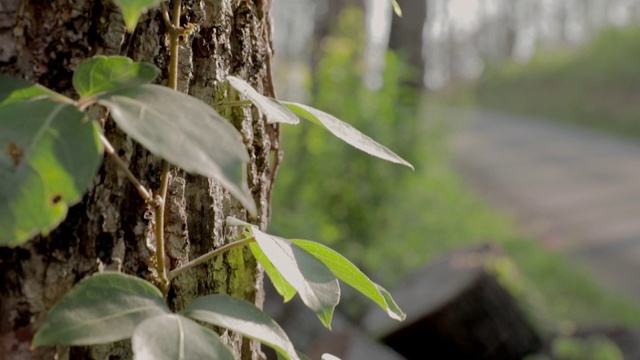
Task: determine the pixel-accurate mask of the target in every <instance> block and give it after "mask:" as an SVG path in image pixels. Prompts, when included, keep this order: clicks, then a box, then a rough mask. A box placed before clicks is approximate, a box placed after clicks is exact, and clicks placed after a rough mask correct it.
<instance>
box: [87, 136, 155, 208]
mask: <svg viewBox="0 0 640 360" xmlns="http://www.w3.org/2000/svg"><path fill="white" fill-rule="evenodd" d="M100 142H102V145H103V146H104V151H105V152H106V153H107V155H109V156H110V157H111V158H112V159H113V161H115V163H116V165H117V166H118V168H120V171H122V172H123V173H124V174H125V176H126V177H127V179H129V181H131V183H132V184H133V186H134V187H135V188H136V190H138V194H140V196H141V197H142V199H143V200H144V201H145V202H147V203H152V202H153V196H152V195H151V192H150V191H149V190H147V188H145V187H144V185H142V184H141V183H140V181H139V180H138V178H137V177H136V176H135V175H133V173H132V172H131V170H129V167H128V166H127V164H125V162H124V161H122V159H120V157H119V156H118V154H116V152H115V150H114V149H113V145H111V143H110V142H109V140H107V138H105V137H104V135H102V134H100Z"/></svg>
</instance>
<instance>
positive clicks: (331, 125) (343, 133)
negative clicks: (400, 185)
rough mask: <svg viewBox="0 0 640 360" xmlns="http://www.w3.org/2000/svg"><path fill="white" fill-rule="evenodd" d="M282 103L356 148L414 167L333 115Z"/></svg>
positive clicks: (305, 106)
mask: <svg viewBox="0 0 640 360" xmlns="http://www.w3.org/2000/svg"><path fill="white" fill-rule="evenodd" d="M282 104H284V105H285V106H286V107H288V108H289V109H290V110H291V111H293V112H294V113H295V114H296V115H298V116H300V117H302V118H304V119H307V120H309V121H311V122H313V123H315V124H318V125H321V126H322V127H324V128H326V129H327V130H329V132H331V133H332V134H333V135H335V136H336V137H337V138H339V139H341V140H343V141H344V142H346V143H347V144H349V145H351V146H353V147H355V148H356V149H359V150H362V151H364V152H366V153H367V154H369V155H372V156H375V157H378V158H380V159H383V160H387V161H391V162H393V163H396V164H400V165H404V166H407V167H409V168H411V169H413V166H412V165H411V164H410V163H408V162H407V161H406V160H404V159H403V158H401V157H400V156H398V155H396V154H395V153H394V152H393V151H391V150H389V149H388V148H387V147H385V146H383V145H380V144H379V143H377V142H376V141H375V140H373V139H371V138H370V137H368V136H367V135H365V134H363V133H361V132H360V131H358V130H357V129H355V128H354V127H353V126H351V125H349V124H347V123H346V122H344V121H342V120H339V119H337V118H336V117H334V116H332V115H329V114H327V113H325V112H323V111H320V110H318V109H315V108H312V107H310V106H307V105H303V104H298V103H294V102H288V101H283V102H282Z"/></svg>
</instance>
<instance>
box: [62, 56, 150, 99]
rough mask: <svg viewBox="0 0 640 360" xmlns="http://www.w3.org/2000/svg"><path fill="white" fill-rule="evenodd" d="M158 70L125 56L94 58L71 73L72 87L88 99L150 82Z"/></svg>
mask: <svg viewBox="0 0 640 360" xmlns="http://www.w3.org/2000/svg"><path fill="white" fill-rule="evenodd" d="M159 73H160V70H159V69H158V68H157V67H155V66H154V65H152V64H148V63H143V62H134V61H133V60H131V59H130V58H128V57H125V56H109V57H106V56H96V57H94V58H91V59H89V60H85V61H84V62H82V64H80V66H78V68H77V69H76V71H75V73H73V87H74V88H75V89H76V91H77V92H78V94H79V95H80V97H82V98H88V97H92V96H95V95H98V94H101V93H106V92H108V91H113V90H117V89H122V88H127V87H132V86H137V85H142V84H147V83H150V82H152V81H153V80H154V79H155V78H156V77H157V76H158V74H159Z"/></svg>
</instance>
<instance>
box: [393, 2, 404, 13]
mask: <svg viewBox="0 0 640 360" xmlns="http://www.w3.org/2000/svg"><path fill="white" fill-rule="evenodd" d="M392 4H393V12H394V13H396V15H398V16H399V17H402V8H401V7H400V4H398V0H393V3H392Z"/></svg>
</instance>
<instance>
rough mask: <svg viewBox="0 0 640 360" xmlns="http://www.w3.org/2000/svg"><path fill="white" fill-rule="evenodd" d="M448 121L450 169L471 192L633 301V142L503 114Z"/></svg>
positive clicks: (638, 167) (639, 271) (638, 219)
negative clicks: (453, 167)
mask: <svg viewBox="0 0 640 360" xmlns="http://www.w3.org/2000/svg"><path fill="white" fill-rule="evenodd" d="M448 118H449V119H450V120H451V121H452V123H454V124H456V128H457V132H456V136H455V137H454V143H453V146H454V149H455V156H454V159H455V163H456V166H457V168H458V169H459V170H460V171H461V172H462V173H463V174H464V176H465V177H466V179H467V182H468V184H470V185H471V187H472V188H474V189H475V190H476V191H477V192H478V193H479V194H480V195H481V196H482V197H484V198H486V199H488V200H489V201H490V202H491V203H493V204H494V205H497V206H498V207H499V208H500V209H503V210H506V211H509V212H510V213H512V214H515V217H516V219H517V220H518V222H519V223H520V224H522V225H523V226H524V228H525V229H526V230H527V231H529V232H530V233H531V234H532V235H534V236H536V237H537V238H539V239H541V241H543V243H544V245H545V246H546V247H547V248H549V249H552V250H557V251H561V252H564V253H566V254H568V255H569V256H570V257H571V258H572V259H575V260H576V261H578V262H579V263H581V264H583V265H584V266H585V267H586V268H587V269H588V270H589V271H590V272H592V273H593V275H594V276H595V277H596V279H598V280H600V282H601V283H603V285H604V286H605V287H607V288H609V289H613V290H616V291H618V292H621V293H624V294H627V295H630V296H631V297H633V298H635V299H636V300H637V301H639V302H640V143H638V142H633V141H631V140H627V139H621V138H618V137H614V136H610V135H607V134H602V133H597V132H593V131H590V130H587V129H582V128H576V127H570V126H567V125H564V124H556V123H551V122H547V121H544V120H540V119H531V118H526V117H522V116H516V115H508V114H503V113H493V112H484V111H483V112H480V111H478V112H466V111H452V112H451V113H450V114H449V116H448Z"/></svg>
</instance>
